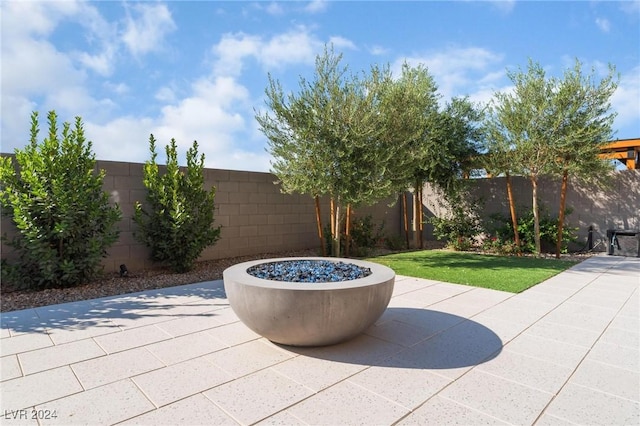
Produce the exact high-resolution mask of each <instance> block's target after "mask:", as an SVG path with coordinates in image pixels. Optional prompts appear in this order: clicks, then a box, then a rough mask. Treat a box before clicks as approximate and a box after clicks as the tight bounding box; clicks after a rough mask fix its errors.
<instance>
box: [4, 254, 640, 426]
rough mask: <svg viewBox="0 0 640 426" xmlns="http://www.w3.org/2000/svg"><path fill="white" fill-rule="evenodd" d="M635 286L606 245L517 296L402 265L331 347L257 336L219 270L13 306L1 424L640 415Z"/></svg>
mask: <svg viewBox="0 0 640 426" xmlns="http://www.w3.org/2000/svg"><path fill="white" fill-rule="evenodd" d="M639 288H640V259H638V258H625V257H617V256H606V255H601V256H595V257H592V258H590V259H588V260H586V261H584V262H582V263H580V264H578V265H576V266H574V267H573V268H571V269H569V270H567V271H565V272H563V273H561V274H558V275H557V276H555V277H553V278H551V279H549V280H547V281H545V282H543V283H541V284H539V285H537V286H535V287H533V288H531V289H529V290H527V291H525V292H523V293H521V294H518V295H514V294H510V293H505V292H499V291H494V290H488V289H479V288H473V287H467V286H462V285H457V284H447V283H440V282H436V281H431V280H421V279H416V278H410V277H397V279H396V287H395V289H394V297H393V298H392V300H391V303H390V304H389V308H388V309H387V310H386V311H385V313H384V314H383V316H382V317H381V318H380V319H379V320H378V321H377V322H376V324H375V325H374V326H372V327H371V328H370V329H369V330H367V331H366V332H365V333H364V334H363V335H361V336H359V337H357V338H355V339H353V340H351V341H349V342H345V343H343V344H340V345H334V346H329V347H323V348H293V347H287V346H282V345H276V344H273V343H271V342H269V341H267V340H265V339H264V338H262V337H260V336H258V335H256V334H255V333H253V332H252V331H251V330H249V329H248V328H247V327H245V326H244V324H242V323H241V322H240V321H239V320H238V318H237V316H236V315H235V314H234V313H233V311H232V309H230V307H229V306H228V304H227V301H226V298H225V295H224V288H223V284H222V282H221V281H212V282H206V283H195V284H191V285H187V286H180V287H173V288H169V289H159V290H153V291H147V292H141V293H136V294H130V295H123V296H114V297H106V298H101V299H95V300H90V301H85V302H74V303H67V304H63V305H54V306H47V307H42V308H36V309H27V310H24V311H15V312H6V313H2V314H1V315H0V322H1V328H0V355H1V357H2V358H1V359H0V367H1V370H0V379H1V381H2V385H1V386H0V388H1V389H0V397H1V398H0V416H1V418H0V422H1V423H2V424H3V425H4V424H8V425H12V424H21V425H22V424H25V425H27V424H28V425H31V424H33V425H37V424H41V425H42V424H92V425H98V424H100V425H101V424H116V423H118V424H141V425H142V424H154V425H160V424H189V425H198V424H229V425H237V424H261V425H275V424H285V425H290V424H343V425H350V424H382V425H392V424H403V425H404V424H406V425H410V424H419V425H431V424H433V425H444V424H474V425H475V424H522V425H533V424H535V425H539V426H543V425H563V424H576V423H578V424H602V425H610V424H620V425H623V424H630V425H636V424H638V423H640V361H639V360H640V327H639V325H640V290H639ZM53 412H55V413H56V417H55V418H48V419H44V418H40V419H39V423H38V419H36V418H32V417H30V416H29V415H30V414H32V413H36V415H38V414H39V413H40V414H43V415H44V414H46V413H53ZM121 422H124V423H121Z"/></svg>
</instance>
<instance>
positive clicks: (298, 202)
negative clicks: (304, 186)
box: [2, 161, 400, 272]
mask: <svg viewBox="0 0 640 426" xmlns="http://www.w3.org/2000/svg"><path fill="white" fill-rule="evenodd" d="M97 168H99V169H104V170H105V171H106V176H105V179H104V184H103V187H104V189H105V191H107V192H108V193H109V195H110V199H111V201H112V202H114V203H118V205H119V206H120V208H121V209H122V220H121V221H120V222H119V224H118V227H119V230H120V238H119V240H118V241H117V242H116V243H115V244H114V245H113V246H111V248H110V249H109V250H108V256H107V257H106V258H105V259H104V261H103V264H104V266H105V271H106V272H114V271H118V270H119V266H120V264H122V263H124V264H126V265H127V268H128V269H129V270H131V271H136V270H144V269H151V268H153V267H154V266H155V265H154V264H153V263H152V262H151V261H150V260H149V250H148V249H147V247H146V246H144V245H143V244H141V243H139V242H138V241H137V240H136V239H135V236H134V232H135V231H136V225H135V222H134V221H133V212H134V206H135V203H136V201H140V202H142V203H143V205H144V202H145V197H146V192H147V191H146V188H145V187H144V184H143V164H142V163H124V162H114V161H97ZM161 173H162V167H161ZM204 173H205V188H207V189H210V188H211V187H212V186H215V188H216V196H215V209H216V211H215V214H214V218H215V225H222V231H221V237H220V239H219V240H218V242H217V243H216V244H215V245H214V246H212V247H209V248H207V249H205V251H204V252H203V253H202V255H201V257H200V259H199V260H201V261H202V260H213V259H222V258H227V257H235V256H245V255H254V254H261V253H278V252H284V251H291V250H302V249H313V248H317V249H318V252H319V253H320V250H321V246H320V241H319V238H318V235H317V225H316V216H315V203H314V200H313V199H312V198H311V197H310V196H307V195H300V194H283V193H281V191H280V186H279V185H278V184H276V183H275V182H276V181H277V178H276V177H275V176H274V175H272V174H270V173H259V172H246V171H233V170H221V169H206V170H205V171H204ZM321 201H322V202H321V214H322V220H323V221H324V223H325V224H326V223H328V220H329V201H328V200H327V199H323V200H321ZM388 204H389V201H386V202H382V203H380V204H378V205H376V206H372V207H367V206H363V207H361V208H358V209H355V212H354V215H355V216H356V217H358V216H360V217H362V216H365V215H369V214H371V215H372V216H373V218H374V221H375V222H376V224H380V223H382V222H383V221H384V224H385V230H386V232H387V233H389V234H397V233H399V232H400V231H399V223H400V212H399V206H398V205H395V206H392V207H389V206H388ZM2 231H3V232H7V233H8V234H9V235H12V234H13V233H14V232H15V228H14V226H13V224H12V222H11V219H10V218H7V217H3V219H2ZM11 257H12V253H11V251H10V248H8V247H6V246H4V245H3V246H2V258H11Z"/></svg>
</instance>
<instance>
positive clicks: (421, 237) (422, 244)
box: [418, 185, 424, 249]
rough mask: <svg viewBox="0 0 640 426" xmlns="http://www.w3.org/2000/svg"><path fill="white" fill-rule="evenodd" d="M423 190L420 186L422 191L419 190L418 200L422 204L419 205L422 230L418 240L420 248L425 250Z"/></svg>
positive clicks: (419, 226)
mask: <svg viewBox="0 0 640 426" xmlns="http://www.w3.org/2000/svg"><path fill="white" fill-rule="evenodd" d="M422 189H423V187H422V185H420V189H418V194H419V195H418V199H419V200H420V202H419V203H418V228H419V229H420V231H419V232H418V235H420V239H419V240H418V241H419V245H418V247H419V248H420V249H423V248H424V241H423V240H424V233H423V230H424V224H423V223H422V218H423V217H424V216H423V213H424V210H423V208H422Z"/></svg>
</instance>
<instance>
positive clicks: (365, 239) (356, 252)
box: [324, 215, 384, 257]
mask: <svg viewBox="0 0 640 426" xmlns="http://www.w3.org/2000/svg"><path fill="white" fill-rule="evenodd" d="M349 231H350V232H349V235H350V237H351V238H350V241H349V255H350V256H355V257H364V256H367V255H368V254H369V253H370V252H371V249H373V248H375V247H377V246H378V245H380V244H383V242H384V222H383V223H381V224H380V225H378V226H377V227H376V226H375V225H374V223H373V216H371V215H367V216H364V217H358V218H354V219H352V220H351V228H350V230H349ZM324 238H325V248H326V250H327V253H332V240H331V226H330V225H328V224H327V225H325V226H324ZM346 241H347V236H346V234H345V232H344V231H342V233H341V234H340V252H341V253H345V252H346Z"/></svg>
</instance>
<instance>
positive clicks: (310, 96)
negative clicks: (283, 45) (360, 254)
mask: <svg viewBox="0 0 640 426" xmlns="http://www.w3.org/2000/svg"><path fill="white" fill-rule="evenodd" d="M341 60H342V55H340V54H335V53H334V52H333V49H332V48H327V47H325V50H324V52H323V54H322V55H318V56H317V57H316V66H315V74H314V77H313V80H311V81H307V80H306V79H304V78H302V77H301V78H300V81H299V85H300V88H299V92H298V93H297V94H296V93H290V94H288V95H286V96H285V94H284V91H283V89H282V85H281V84H280V82H279V81H278V80H276V79H274V78H273V77H272V76H271V75H269V86H268V87H267V89H266V91H265V93H266V96H267V100H266V104H267V106H268V109H269V111H266V112H257V113H256V120H257V121H258V123H259V125H260V129H261V131H262V132H263V133H264V134H265V136H266V137H267V138H268V144H269V148H268V149H269V152H270V153H271V154H272V156H273V158H274V160H273V163H272V172H273V173H274V174H275V175H276V176H277V177H278V179H279V181H280V183H281V185H282V189H283V191H284V192H287V193H292V192H299V193H303V194H309V195H311V196H312V197H316V200H317V197H319V196H328V197H329V198H330V201H331V237H332V249H333V255H335V256H339V255H340V235H341V232H340V230H341V224H342V215H343V213H344V210H345V208H346V206H349V205H352V204H353V205H357V204H360V203H373V202H375V201H377V200H379V199H381V198H384V197H385V196H388V195H390V194H391V193H393V191H395V188H394V187H393V183H392V181H391V179H390V176H392V175H393V174H394V172H395V170H394V168H393V167H390V166H389V165H390V164H391V163H390V162H389V161H388V155H389V154H388V151H387V149H388V146H389V145H388V144H387V143H385V140H384V139H383V138H382V137H381V136H382V134H383V127H382V126H381V125H380V114H379V109H378V107H377V105H378V104H379V102H380V98H381V95H380V93H381V92H382V91H383V87H384V86H385V85H386V84H388V83H389V81H390V74H389V71H388V69H378V68H372V70H371V74H370V75H364V74H362V75H354V74H349V73H348V70H347V67H346V66H343V65H341ZM319 219H320V218H319V216H318V220H319Z"/></svg>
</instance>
